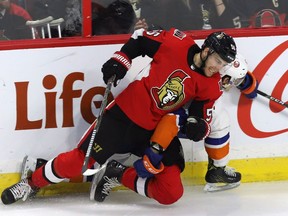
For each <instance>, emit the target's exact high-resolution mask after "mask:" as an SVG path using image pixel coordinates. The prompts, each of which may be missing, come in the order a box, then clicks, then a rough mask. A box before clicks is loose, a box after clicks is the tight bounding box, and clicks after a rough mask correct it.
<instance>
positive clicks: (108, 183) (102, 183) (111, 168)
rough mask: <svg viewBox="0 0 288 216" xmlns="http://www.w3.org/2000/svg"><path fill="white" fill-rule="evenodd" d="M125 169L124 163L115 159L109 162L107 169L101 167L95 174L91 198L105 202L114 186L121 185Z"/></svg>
mask: <svg viewBox="0 0 288 216" xmlns="http://www.w3.org/2000/svg"><path fill="white" fill-rule="evenodd" d="M125 169H126V167H125V166H124V165H122V164H121V163H119V162H117V161H115V160H112V161H110V162H108V164H107V166H106V169H101V170H100V171H99V172H98V173H96V174H95V175H94V178H93V181H92V184H91V188H90V200H96V201H97V202H103V201H104V200H105V198H106V197H107V196H108V195H109V193H110V191H111V190H112V189H113V188H114V187H117V186H120V185H121V183H120V181H121V178H122V175H123V173H124V170H125Z"/></svg>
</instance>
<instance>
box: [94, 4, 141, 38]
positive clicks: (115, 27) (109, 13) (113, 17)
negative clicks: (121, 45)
mask: <svg viewBox="0 0 288 216" xmlns="http://www.w3.org/2000/svg"><path fill="white" fill-rule="evenodd" d="M92 10H93V17H92V33H93V35H109V34H127V33H132V32H133V27H134V24H135V21H136V15H135V12H134V10H133V7H132V5H131V4H130V2H129V0H114V1H111V0H106V1H105V2H103V1H101V0H98V1H94V2H93V7H92Z"/></svg>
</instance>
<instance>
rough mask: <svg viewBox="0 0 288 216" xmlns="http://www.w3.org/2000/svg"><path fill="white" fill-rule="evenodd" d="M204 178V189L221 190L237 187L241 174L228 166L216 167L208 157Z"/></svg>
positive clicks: (210, 190) (209, 190) (208, 190)
mask: <svg viewBox="0 0 288 216" xmlns="http://www.w3.org/2000/svg"><path fill="white" fill-rule="evenodd" d="M205 180H206V182H207V183H206V185H205V187H204V191H207V192H214V191H223V190H229V189H232V188H235V187H238V186H239V185H240V180H241V174H240V173H239V172H236V171H235V169H234V168H231V167H228V166H224V167H216V166H214V164H213V161H212V160H211V159H209V164H208V171H207V173H206V176H205Z"/></svg>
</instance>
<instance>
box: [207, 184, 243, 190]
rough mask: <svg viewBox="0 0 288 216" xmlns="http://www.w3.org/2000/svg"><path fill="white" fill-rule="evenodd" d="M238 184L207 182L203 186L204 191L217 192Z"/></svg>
mask: <svg viewBox="0 0 288 216" xmlns="http://www.w3.org/2000/svg"><path fill="white" fill-rule="evenodd" d="M239 185H240V182H235V183H228V184H219V183H207V184H206V185H205V187H204V191H205V192H217V191H225V190H230V189H233V188H236V187H238V186H239Z"/></svg>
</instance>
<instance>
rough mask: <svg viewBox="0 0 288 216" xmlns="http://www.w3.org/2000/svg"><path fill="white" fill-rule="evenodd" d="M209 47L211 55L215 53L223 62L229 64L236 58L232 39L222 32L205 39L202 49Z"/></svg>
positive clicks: (214, 33)
mask: <svg viewBox="0 0 288 216" xmlns="http://www.w3.org/2000/svg"><path fill="white" fill-rule="evenodd" d="M206 47H209V48H211V49H212V50H211V51H210V52H211V53H213V52H216V53H217V54H218V55H219V56H220V57H221V58H222V59H223V60H224V61H226V62H228V63H231V62H232V61H234V60H235V57H236V44H235V41H234V39H233V38H232V37H231V36H229V35H227V34H225V33H224V32H213V33H211V34H210V35H208V37H207V38H206V39H205V41H204V43H203V45H202V49H204V48H206Z"/></svg>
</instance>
